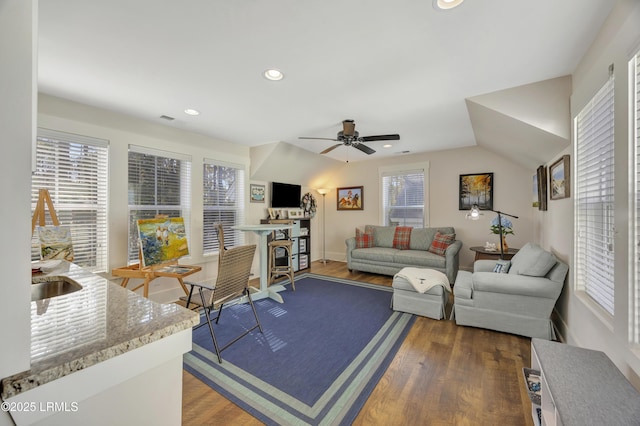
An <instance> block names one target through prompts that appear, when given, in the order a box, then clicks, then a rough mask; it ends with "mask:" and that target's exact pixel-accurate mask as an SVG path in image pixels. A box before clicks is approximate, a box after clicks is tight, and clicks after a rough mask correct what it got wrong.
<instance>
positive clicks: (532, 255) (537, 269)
mask: <svg viewBox="0 0 640 426" xmlns="http://www.w3.org/2000/svg"><path fill="white" fill-rule="evenodd" d="M556 262H557V259H556V257H555V256H554V255H553V253H549V252H548V251H546V250H544V249H543V248H542V247H540V246H539V245H537V244H533V243H527V244H525V245H524V247H522V248H521V249H520V250H519V251H518V253H516V255H515V256H513V258H512V259H511V268H510V270H509V273H510V274H515V275H528V276H531V277H544V276H545V275H547V273H548V272H549V271H550V270H551V268H553V267H554V266H555V264H556Z"/></svg>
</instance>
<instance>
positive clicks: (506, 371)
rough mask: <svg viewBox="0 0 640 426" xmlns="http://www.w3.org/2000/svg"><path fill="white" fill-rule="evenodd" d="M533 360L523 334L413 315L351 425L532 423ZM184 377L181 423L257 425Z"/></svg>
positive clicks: (335, 272) (356, 276) (331, 270)
mask: <svg viewBox="0 0 640 426" xmlns="http://www.w3.org/2000/svg"><path fill="white" fill-rule="evenodd" d="M310 272H313V273H316V274H322V275H329V276H334V277H339V278H347V279H353V280H358V281H365V282H369V283H373V284H379V285H384V286H391V280H392V277H387V276H382V275H375V274H368V273H360V272H359V273H351V272H349V271H348V270H347V267H346V264H345V263H343V262H334V261H330V262H327V264H326V265H324V264H322V262H313V263H312V265H311V269H310ZM256 286H257V284H256ZM450 309H451V308H450V306H449V307H448V308H447V313H449V312H450ZM530 359H531V352H530V339H528V338H525V337H519V336H513V335H510V334H504V333H498V332H493V331H489V330H483V329H477V328H472V327H461V326H457V325H456V324H455V322H454V321H449V320H440V321H436V320H433V319H429V318H423V317H418V318H417V320H416V322H415V323H414V325H413V327H412V328H411V331H410V332H409V335H408V336H407V338H406V339H405V341H404V343H403V344H402V346H401V347H400V350H399V351H398V353H397V354H396V356H395V358H394V360H393V362H392V363H391V365H390V366H389V368H388V369H387V371H386V373H385V374H384V376H383V377H382V379H381V380H380V382H379V383H378V385H377V386H376V387H375V389H374V390H373V393H372V394H371V396H370V397H369V399H368V400H367V402H366V403H365V405H364V407H363V408H362V410H361V411H360V413H359V414H358V417H357V418H356V420H355V422H354V423H353V424H354V425H385V426H386V425H430V426H431V425H514V426H515V425H533V420H532V418H531V403H530V401H529V397H528V395H527V392H526V389H525V384H524V379H523V377H522V367H529V366H530V365H531V362H530ZM183 377H184V380H183V385H184V386H183V401H182V424H183V425H209V424H220V425H228V424H229V425H230V424H233V425H259V424H262V423H261V422H260V421H258V420H257V419H255V418H254V417H252V416H251V415H249V414H248V413H246V412H245V411H244V410H242V409H241V408H239V407H238V406H236V405H235V404H233V403H231V402H230V401H229V400H227V399H226V398H224V397H223V396H221V395H220V394H219V393H217V392H215V391H214V390H212V389H211V388H209V387H208V386H206V385H205V384H203V383H202V382H201V381H200V380H198V379H197V378H195V377H194V376H193V375H191V374H189V373H187V372H186V371H184V372H183Z"/></svg>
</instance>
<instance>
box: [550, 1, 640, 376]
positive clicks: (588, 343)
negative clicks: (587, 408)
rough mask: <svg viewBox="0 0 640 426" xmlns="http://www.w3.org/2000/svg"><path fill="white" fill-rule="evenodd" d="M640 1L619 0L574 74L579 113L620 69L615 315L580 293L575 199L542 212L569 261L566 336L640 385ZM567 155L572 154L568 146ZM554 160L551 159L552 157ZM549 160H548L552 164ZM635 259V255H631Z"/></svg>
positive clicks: (574, 108)
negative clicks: (636, 184)
mask: <svg viewBox="0 0 640 426" xmlns="http://www.w3.org/2000/svg"><path fill="white" fill-rule="evenodd" d="M639 23H640V2H638V1H637V0H622V1H620V2H619V3H618V4H617V6H616V7H615V9H614V10H613V12H612V14H611V15H610V16H609V18H608V20H607V22H606V24H605V26H604V27H603V28H602V30H601V32H600V34H599V36H598V37H597V39H596V40H595V41H594V43H593V44H592V46H591V48H590V49H589V51H588V52H587V54H586V55H585V56H584V58H583V59H582V61H581V63H580V64H579V66H578V67H577V69H576V70H575V73H574V74H573V95H572V98H571V115H572V117H575V116H576V115H577V114H578V112H579V111H580V110H581V109H582V108H583V107H584V105H585V104H586V103H587V102H588V101H589V99H590V98H591V97H592V96H593V95H594V94H595V93H596V92H597V91H598V90H599V89H600V87H602V85H603V84H604V83H605V81H606V80H607V78H608V69H609V65H610V64H614V68H615V85H616V86H615V99H616V100H615V120H616V123H615V140H616V150H615V161H616V176H615V180H616V182H615V193H616V195H615V199H616V217H615V221H616V239H615V256H616V264H615V317H614V318H611V317H610V316H609V315H608V314H606V313H604V312H603V311H602V310H601V309H600V308H599V307H597V306H595V304H594V303H592V302H591V301H590V300H589V299H588V298H587V297H585V296H584V295H583V294H581V293H580V292H576V291H575V290H574V288H575V275H574V267H573V259H572V258H571V257H570V256H569V255H568V254H569V253H572V252H573V234H574V233H573V198H570V199H564V200H557V201H549V210H548V211H547V212H546V213H545V214H543V215H542V216H540V217H538V218H537V219H538V222H539V226H540V227H541V229H543V233H542V243H543V245H545V246H546V247H547V248H550V249H551V250H552V251H554V252H556V253H557V254H559V256H560V257H561V258H563V259H564V258H565V257H566V259H565V260H567V261H568V262H569V264H570V272H569V278H568V284H567V285H566V286H565V289H564V291H563V294H562V296H561V298H560V300H559V302H558V305H557V306H556V310H557V314H558V316H559V318H558V321H557V323H558V325H559V326H560V332H561V334H562V336H563V337H564V339H565V340H566V341H567V342H568V343H570V344H574V345H577V346H583V347H587V348H592V349H597V350H601V351H604V352H605V353H607V355H608V356H609V357H610V358H611V359H612V360H613V361H614V362H615V363H616V365H617V366H618V367H619V368H620V370H621V371H622V372H623V373H624V374H625V375H626V376H627V377H628V378H629V379H630V380H631V381H632V383H633V384H634V385H635V386H636V388H638V389H640V378H639V377H638V374H640V358H639V357H638V352H637V351H634V350H632V349H630V347H629V343H628V330H629V326H628V318H629V317H630V315H631V314H630V312H629V298H630V292H629V284H632V285H637V283H636V282H635V278H632V279H631V280H629V259H630V253H629V245H630V244H632V241H631V240H630V238H629V231H630V229H629V213H628V212H629V201H630V200H629V196H635V194H633V193H632V194H629V183H628V182H629V175H628V174H627V170H628V169H629V168H630V167H629V166H628V165H629V164H630V161H629V154H628V152H629V148H628V146H629V145H628V144H629V107H628V105H629V95H628V89H627V87H628V81H629V80H628V61H629V59H630V58H631V56H632V54H633V53H635V52H637V51H638V49H640V25H639ZM564 153H565V154H572V160H573V153H572V149H568V150H567V151H566V152H564ZM550 163H551V162H550ZM550 163H549V164H550ZM631 260H632V261H633V259H631Z"/></svg>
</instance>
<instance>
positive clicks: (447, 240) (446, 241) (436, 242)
mask: <svg viewBox="0 0 640 426" xmlns="http://www.w3.org/2000/svg"><path fill="white" fill-rule="evenodd" d="M455 239H456V234H441V233H440V231H436V235H435V237H433V241H431V247H429V251H430V252H431V253H434V254H437V255H439V256H444V252H446V251H447V247H449V246H450V245H451V243H453V242H454V241H455Z"/></svg>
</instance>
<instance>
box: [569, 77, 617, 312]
mask: <svg viewBox="0 0 640 426" xmlns="http://www.w3.org/2000/svg"><path fill="white" fill-rule="evenodd" d="M574 126H575V135H576V144H575V161H576V196H575V224H576V225H575V226H576V232H575V236H576V237H575V239H576V241H575V247H576V248H575V257H576V258H575V265H576V285H577V288H578V289H580V290H584V291H585V292H586V293H587V294H588V295H589V296H590V297H591V298H592V299H593V300H594V301H595V302H596V303H597V304H598V305H600V306H601V307H602V308H604V309H605V310H606V311H607V312H608V313H610V314H611V315H613V314H614V265H613V264H614V254H615V251H614V232H615V229H614V207H615V206H614V152H613V150H614V79H613V76H611V77H610V79H609V80H608V81H607V82H606V83H605V85H604V86H603V87H602V88H601V89H600V90H599V91H598V93H597V94H596V95H595V96H594V97H593V98H592V99H591V101H590V102H589V103H588V104H587V105H586V106H585V107H584V108H583V110H582V111H581V112H580V113H579V114H578V116H577V117H576V118H575V123H574Z"/></svg>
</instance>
